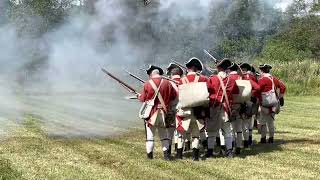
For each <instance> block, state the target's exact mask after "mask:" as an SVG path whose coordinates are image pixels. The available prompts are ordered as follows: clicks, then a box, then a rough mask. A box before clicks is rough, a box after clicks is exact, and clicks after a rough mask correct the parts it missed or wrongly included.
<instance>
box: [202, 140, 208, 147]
mask: <svg viewBox="0 0 320 180" xmlns="http://www.w3.org/2000/svg"><path fill="white" fill-rule="evenodd" d="M202 147H203V149H207V148H208V140H203V141H202Z"/></svg>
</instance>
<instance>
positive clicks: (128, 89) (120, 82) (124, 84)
mask: <svg viewBox="0 0 320 180" xmlns="http://www.w3.org/2000/svg"><path fill="white" fill-rule="evenodd" d="M101 70H102V72H104V73H105V74H107V75H108V76H109V77H111V78H112V79H114V80H115V81H117V82H118V83H119V84H121V85H122V86H123V87H124V88H125V89H126V90H127V91H129V92H130V93H133V94H135V95H137V96H139V95H140V94H139V93H138V91H136V90H135V89H134V88H133V87H131V86H130V85H128V84H127V83H125V82H123V81H122V80H120V79H119V78H117V77H115V76H114V75H113V74H111V73H110V72H108V71H107V70H106V69H104V68H101Z"/></svg>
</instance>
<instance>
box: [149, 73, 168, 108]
mask: <svg viewBox="0 0 320 180" xmlns="http://www.w3.org/2000/svg"><path fill="white" fill-rule="evenodd" d="M162 82H163V79H161V81H160V85H159V87H158V88H157V86H156V84H155V83H154V81H153V80H150V84H151V86H152V88H153V90H154V92H155V95H154V97H153V101H154V100H155V99H156V98H157V97H158V99H159V101H160V103H161V105H162V108H163V110H164V111H165V112H167V107H166V104H165V103H164V100H163V97H162V95H161V93H160V87H161V85H162Z"/></svg>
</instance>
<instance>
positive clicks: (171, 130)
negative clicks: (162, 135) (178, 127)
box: [167, 126, 175, 155]
mask: <svg viewBox="0 0 320 180" xmlns="http://www.w3.org/2000/svg"><path fill="white" fill-rule="evenodd" d="M167 131H168V133H167V134H168V139H169V149H168V150H169V154H170V155H171V149H172V142H173V141H174V136H175V133H174V131H175V128H174V127H173V126H170V127H169V128H167Z"/></svg>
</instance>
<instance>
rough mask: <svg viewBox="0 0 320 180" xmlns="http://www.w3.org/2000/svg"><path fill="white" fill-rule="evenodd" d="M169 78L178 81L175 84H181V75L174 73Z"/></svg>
mask: <svg viewBox="0 0 320 180" xmlns="http://www.w3.org/2000/svg"><path fill="white" fill-rule="evenodd" d="M171 79H172V80H175V81H177V82H178V83H177V86H179V85H181V84H182V80H181V77H180V76H179V75H174V76H172V77H171Z"/></svg>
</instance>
